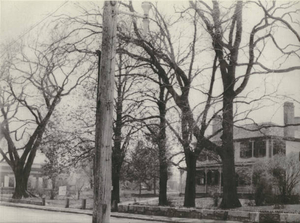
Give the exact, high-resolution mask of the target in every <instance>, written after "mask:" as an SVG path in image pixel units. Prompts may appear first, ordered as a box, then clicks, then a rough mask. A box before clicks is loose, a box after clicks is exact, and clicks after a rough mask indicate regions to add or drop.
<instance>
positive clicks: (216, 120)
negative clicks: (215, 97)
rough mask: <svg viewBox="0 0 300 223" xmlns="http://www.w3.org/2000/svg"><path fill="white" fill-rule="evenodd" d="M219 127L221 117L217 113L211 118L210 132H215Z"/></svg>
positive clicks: (220, 126)
mask: <svg viewBox="0 0 300 223" xmlns="http://www.w3.org/2000/svg"><path fill="white" fill-rule="evenodd" d="M220 129H222V117H221V115H217V116H216V117H214V119H213V120H212V134H215V133H216V132H217V131H218V130H220Z"/></svg>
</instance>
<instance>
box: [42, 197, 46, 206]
mask: <svg viewBox="0 0 300 223" xmlns="http://www.w3.org/2000/svg"><path fill="white" fill-rule="evenodd" d="M42 205H43V206H45V205H46V198H44V197H43V198H42Z"/></svg>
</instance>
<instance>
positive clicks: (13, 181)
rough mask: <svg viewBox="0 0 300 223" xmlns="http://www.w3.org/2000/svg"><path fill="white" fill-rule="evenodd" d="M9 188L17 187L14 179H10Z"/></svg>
mask: <svg viewBox="0 0 300 223" xmlns="http://www.w3.org/2000/svg"><path fill="white" fill-rule="evenodd" d="M8 187H15V179H14V177H9V181H8Z"/></svg>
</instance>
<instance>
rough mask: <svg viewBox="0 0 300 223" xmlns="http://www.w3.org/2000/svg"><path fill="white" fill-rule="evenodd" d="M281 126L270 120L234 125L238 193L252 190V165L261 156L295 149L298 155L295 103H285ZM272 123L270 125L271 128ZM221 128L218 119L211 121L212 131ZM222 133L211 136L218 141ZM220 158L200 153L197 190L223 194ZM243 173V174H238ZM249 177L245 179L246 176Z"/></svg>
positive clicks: (299, 138) (299, 141)
mask: <svg viewBox="0 0 300 223" xmlns="http://www.w3.org/2000/svg"><path fill="white" fill-rule="evenodd" d="M283 107H284V108H283V110H284V125H287V127H284V128H282V127H276V126H275V124H273V123H261V124H249V125H244V126H242V127H234V149H235V165H236V174H237V175H236V176H237V182H236V183H237V186H238V193H252V186H251V185H252V179H251V176H252V174H251V173H252V167H253V164H254V163H255V162H256V161H258V160H260V159H267V158H272V157H273V156H274V155H276V154H279V153H282V154H286V155H287V154H289V153H291V152H295V153H297V154H298V155H299V158H300V126H288V125H291V124H300V117H295V115H294V104H293V103H291V102H285V103H284V106H283ZM272 126H273V127H272ZM219 129H221V120H220V118H216V119H215V120H214V121H213V132H217V131H218V130H219ZM220 136H221V133H219V134H217V135H216V136H215V137H214V139H215V141H216V143H218V141H220ZM221 165H222V164H221V161H220V162H218V161H216V160H212V159H210V158H209V157H208V156H206V155H204V156H200V157H199V161H198V163H197V171H196V172H197V180H196V182H197V183H196V184H197V185H196V193H211V192H218V193H222V186H223V185H222V184H223V174H222V166H221ZM241 175H243V177H241ZM247 176H248V178H247Z"/></svg>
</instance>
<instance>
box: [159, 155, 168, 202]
mask: <svg viewBox="0 0 300 223" xmlns="http://www.w3.org/2000/svg"><path fill="white" fill-rule="evenodd" d="M167 182H168V165H167V164H166V160H165V161H162V162H161V163H160V165H159V198H158V204H159V205H161V206H164V205H167V204H168V199H167Z"/></svg>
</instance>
